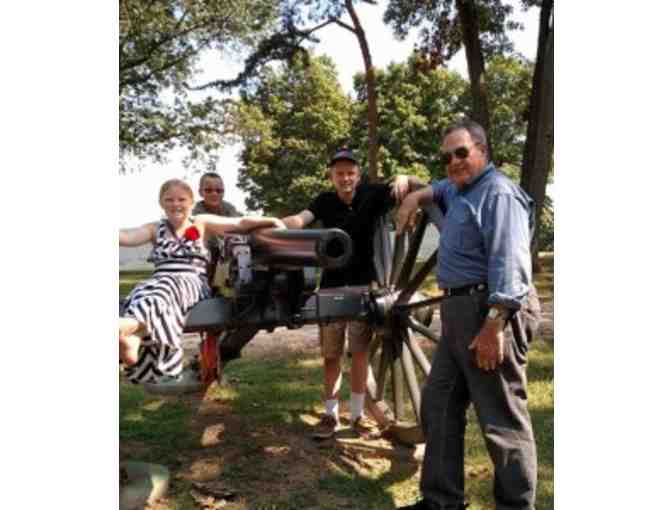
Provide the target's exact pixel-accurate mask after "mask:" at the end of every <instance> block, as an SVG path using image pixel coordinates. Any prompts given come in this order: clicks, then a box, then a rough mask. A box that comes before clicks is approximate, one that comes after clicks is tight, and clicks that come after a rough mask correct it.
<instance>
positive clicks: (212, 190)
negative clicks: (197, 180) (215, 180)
mask: <svg viewBox="0 0 672 510" xmlns="http://www.w3.org/2000/svg"><path fill="white" fill-rule="evenodd" d="M203 191H204V192H205V193H224V188H203Z"/></svg>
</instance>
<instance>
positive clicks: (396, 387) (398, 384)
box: [392, 349, 404, 421]
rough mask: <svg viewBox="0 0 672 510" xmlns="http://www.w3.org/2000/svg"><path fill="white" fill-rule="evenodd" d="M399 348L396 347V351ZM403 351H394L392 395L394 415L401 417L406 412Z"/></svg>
mask: <svg viewBox="0 0 672 510" xmlns="http://www.w3.org/2000/svg"><path fill="white" fill-rule="evenodd" d="M396 350H397V349H395V351H396ZM400 354H401V353H399V352H394V359H393V361H392V395H393V400H392V401H393V404H394V415H395V417H396V419H397V421H399V419H400V418H401V417H402V416H403V414H404V379H403V377H404V375H403V373H404V369H403V367H402V365H401V356H400Z"/></svg>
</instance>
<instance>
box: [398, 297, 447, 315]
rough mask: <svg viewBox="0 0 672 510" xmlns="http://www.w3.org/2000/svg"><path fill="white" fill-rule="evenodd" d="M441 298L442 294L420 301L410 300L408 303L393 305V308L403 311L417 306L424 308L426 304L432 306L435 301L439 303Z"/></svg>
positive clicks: (414, 308) (411, 309)
mask: <svg viewBox="0 0 672 510" xmlns="http://www.w3.org/2000/svg"><path fill="white" fill-rule="evenodd" d="M442 299H443V296H437V297H433V298H429V299H423V300H422V301H410V302H408V303H404V304H399V305H395V309H397V310H400V311H404V312H406V311H408V312H410V311H413V310H416V309H418V308H425V307H426V306H432V305H435V304H436V303H440V302H441V300H442Z"/></svg>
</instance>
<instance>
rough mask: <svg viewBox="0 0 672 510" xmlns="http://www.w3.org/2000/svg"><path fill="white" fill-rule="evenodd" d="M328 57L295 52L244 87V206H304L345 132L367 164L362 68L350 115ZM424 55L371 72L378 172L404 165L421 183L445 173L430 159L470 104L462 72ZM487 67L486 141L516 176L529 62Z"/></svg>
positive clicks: (321, 185)
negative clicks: (305, 58)
mask: <svg viewBox="0 0 672 510" xmlns="http://www.w3.org/2000/svg"><path fill="white" fill-rule="evenodd" d="M327 62H328V60H326V59H324V58H322V59H316V60H314V61H313V63H312V64H311V65H309V66H306V65H305V64H304V63H303V62H302V61H299V60H296V61H294V62H293V63H292V64H290V65H286V66H284V67H282V70H281V71H273V70H271V69H268V68H267V69H266V70H265V71H264V73H263V78H262V79H261V82H260V83H261V85H260V86H259V87H258V88H257V89H256V90H255V91H254V92H245V93H243V97H244V98H245V99H244V100H243V101H242V103H243V105H242V106H241V107H240V111H241V117H242V119H243V120H242V121H241V123H240V128H241V130H242V131H241V133H242V140H243V143H244V145H245V150H244V154H243V163H244V167H243V169H242V170H241V177H240V186H241V188H242V189H244V190H245V191H248V192H249V193H250V199H249V200H248V204H247V205H248V206H249V207H252V208H254V209H260V208H265V209H266V210H267V212H268V211H273V212H274V213H284V212H291V211H296V210H300V208H302V207H305V205H307V204H308V202H309V201H310V199H311V197H313V196H315V194H317V193H318V192H319V191H322V190H324V189H327V188H328V186H329V184H328V183H327V181H326V180H325V179H324V170H325V161H326V160H327V158H328V156H329V153H330V152H331V151H332V150H333V148H334V147H335V146H337V145H339V144H340V143H341V142H342V141H347V140H350V143H349V145H350V146H351V147H352V148H354V149H355V150H356V151H357V152H358V154H359V156H360V160H361V164H362V167H363V168H366V167H367V162H368V158H367V151H366V147H367V141H368V138H367V136H368V133H367V99H366V95H367V94H366V83H365V78H364V75H363V74H361V73H360V74H357V75H356V76H355V84H354V89H355V101H354V103H353V105H352V110H351V111H352V115H349V114H348V111H349V109H350V108H351V107H350V106H349V101H348V100H347V98H345V96H343V94H342V93H341V92H340V89H338V87H337V80H336V75H335V71H334V70H333V67H332V66H331V64H327ZM421 63H422V62H421V59H420V58H419V57H418V56H417V55H412V56H411V57H410V58H409V59H408V60H407V61H406V62H405V63H403V64H395V63H393V64H390V65H389V66H388V67H387V68H386V69H384V70H378V71H377V72H376V83H377V95H378V103H379V106H380V114H379V139H380V142H381V148H380V155H379V157H380V163H381V167H380V168H381V170H382V172H381V176H382V177H383V178H391V177H393V176H394V175H397V174H402V173H404V174H412V175H417V176H418V177H420V178H421V179H423V180H425V181H428V180H429V179H430V178H441V177H443V175H444V169H443V167H442V166H441V165H440V164H439V162H438V160H437V158H436V155H437V153H438V148H439V145H440V143H441V136H442V133H443V131H444V130H445V128H446V127H447V125H448V124H449V123H450V122H451V121H453V120H455V119H456V118H457V117H459V116H461V115H462V114H463V113H464V112H465V111H466V110H467V109H468V106H467V105H468V104H469V102H470V90H469V87H468V84H467V82H466V81H465V80H464V79H463V78H461V77H460V76H459V75H458V74H457V73H455V72H451V71H448V70H446V69H445V68H441V67H440V68H437V69H434V70H423V69H422V66H421ZM325 65H326V67H325ZM489 72H490V74H491V75H492V78H491V79H492V83H493V86H492V89H491V94H492V96H491V103H492V114H493V127H492V129H491V138H492V142H493V144H494V145H495V146H496V147H497V151H498V154H500V155H501V157H502V160H501V161H500V163H506V164H505V165H504V169H505V171H507V173H508V174H509V175H510V176H511V177H512V178H514V179H516V180H517V179H518V178H519V175H520V160H521V151H522V144H523V140H524V133H525V119H524V109H525V106H526V98H527V94H529V82H530V65H529V63H527V62H525V61H522V60H520V59H517V58H513V57H511V58H506V57H498V58H496V59H493V61H492V62H491V64H490V68H489ZM324 73H327V74H326V75H325V74H324ZM316 126H317V128H316Z"/></svg>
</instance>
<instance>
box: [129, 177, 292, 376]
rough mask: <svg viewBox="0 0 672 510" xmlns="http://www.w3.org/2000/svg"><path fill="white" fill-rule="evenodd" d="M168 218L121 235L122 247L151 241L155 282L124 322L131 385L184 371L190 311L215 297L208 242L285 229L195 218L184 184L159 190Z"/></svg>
mask: <svg viewBox="0 0 672 510" xmlns="http://www.w3.org/2000/svg"><path fill="white" fill-rule="evenodd" d="M159 204H160V205H161V207H162V208H163V210H164V212H165V216H166V217H165V219H163V220H161V221H159V222H154V223H147V224H145V225H143V226H141V227H138V228H132V229H124V230H120V231H119V246H139V245H142V244H145V243H149V242H151V243H152V244H153V245H154V248H153V250H152V252H151V255H150V261H151V262H153V263H154V266H155V269H154V273H153V274H152V277H151V278H150V279H148V280H146V281H144V282H142V283H140V284H138V285H137V286H136V287H135V288H134V289H133V290H132V291H131V293H130V294H129V296H128V297H127V298H126V300H125V301H124V303H123V306H122V313H121V317H120V318H119V357H120V359H121V360H122V361H123V362H124V364H125V365H126V375H127V376H128V378H129V379H130V380H131V381H132V382H151V381H155V380H156V378H158V377H161V376H164V375H169V376H177V375H179V374H180V372H181V371H182V357H183V350H182V346H181V336H182V329H183V327H184V324H185V322H186V317H187V314H188V312H189V310H191V308H192V307H193V306H194V305H195V304H196V303H198V302H199V301H200V300H202V299H204V298H206V297H209V296H210V289H209V287H208V284H207V279H206V273H207V265H208V263H209V253H208V250H207V248H206V246H207V242H208V239H209V238H210V237H212V236H215V235H223V234H225V233H227V232H234V233H240V232H247V231H249V230H252V229H254V228H258V227H278V228H284V224H283V223H282V222H281V221H280V220H278V219H277V218H267V217H252V216H244V217H238V218H227V217H222V216H215V215H210V214H202V215H198V216H195V217H192V216H191V210H192V208H193V206H194V194H193V192H192V190H191V188H190V187H189V185H188V184H187V183H186V182H184V181H181V180H179V179H171V180H169V181H167V182H165V183H164V184H163V185H162V186H161V189H160V191H159Z"/></svg>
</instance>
